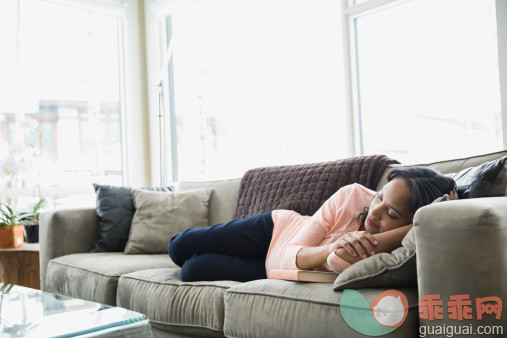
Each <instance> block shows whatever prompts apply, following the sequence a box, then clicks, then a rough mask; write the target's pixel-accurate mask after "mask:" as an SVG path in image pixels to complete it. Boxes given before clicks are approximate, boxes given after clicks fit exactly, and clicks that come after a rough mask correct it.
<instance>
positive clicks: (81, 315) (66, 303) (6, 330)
mask: <svg viewBox="0 0 507 338" xmlns="http://www.w3.org/2000/svg"><path fill="white" fill-rule="evenodd" d="M0 285H1V283H0ZM0 298H1V299H0V337H37V338H38V337H151V336H152V333H151V326H150V322H149V320H148V318H146V316H144V315H142V314H140V313H137V312H134V311H129V310H126V309H123V308H119V307H114V306H109V305H103V304H99V303H94V302H89V301H86V300H82V299H76V298H71V297H66V296H62V295H57V294H53V293H50V292H43V291H39V290H34V289H29V288H25V287H22V286H17V285H15V286H14V287H13V288H12V289H11V290H10V291H9V292H8V293H6V294H4V295H3V296H0Z"/></svg>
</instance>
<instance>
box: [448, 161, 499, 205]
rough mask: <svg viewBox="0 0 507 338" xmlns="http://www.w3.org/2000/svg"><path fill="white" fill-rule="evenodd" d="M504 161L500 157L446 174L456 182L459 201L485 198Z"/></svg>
mask: <svg viewBox="0 0 507 338" xmlns="http://www.w3.org/2000/svg"><path fill="white" fill-rule="evenodd" d="M506 159H507V157H502V158H500V159H498V160H494V161H490V162H486V163H483V164H481V165H480V166H477V167H471V168H466V169H463V170H461V171H460V172H458V173H452V174H447V176H449V177H451V178H453V179H454V180H455V181H456V186H457V192H458V197H459V198H460V199H462V198H478V197H487V196H488V194H489V192H490V190H491V187H492V185H493V182H494V181H495V179H496V178H497V176H498V174H500V172H501V171H502V168H503V167H504V162H505V160H506Z"/></svg>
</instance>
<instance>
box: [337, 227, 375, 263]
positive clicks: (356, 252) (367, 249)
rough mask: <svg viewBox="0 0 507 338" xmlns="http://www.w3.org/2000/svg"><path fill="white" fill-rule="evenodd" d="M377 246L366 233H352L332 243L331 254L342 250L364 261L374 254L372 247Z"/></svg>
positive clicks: (373, 239) (370, 235)
mask: <svg viewBox="0 0 507 338" xmlns="http://www.w3.org/2000/svg"><path fill="white" fill-rule="evenodd" d="M377 244H378V242H377V241H376V240H375V238H374V237H373V235H372V234H370V233H369V232H368V231H353V232H348V233H346V234H345V235H343V236H342V237H340V238H339V239H338V240H337V241H336V242H334V243H333V245H332V249H333V250H332V252H335V251H336V250H337V249H338V248H344V249H345V250H346V251H347V252H348V253H349V254H350V255H352V256H354V257H358V256H359V257H360V258H362V259H364V258H366V257H368V256H373V255H374V254H375V252H374V251H373V246H374V245H377Z"/></svg>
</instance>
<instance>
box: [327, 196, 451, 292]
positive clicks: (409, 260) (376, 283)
mask: <svg viewBox="0 0 507 338" xmlns="http://www.w3.org/2000/svg"><path fill="white" fill-rule="evenodd" d="M449 199H450V198H449V195H447V194H446V195H444V196H442V197H439V198H437V199H436V200H435V201H433V203H438V202H443V201H448V200H449ZM399 286H417V267H416V260H415V237H414V228H413V227H412V229H410V231H409V232H408V233H407V235H406V236H405V238H403V240H402V242H401V247H399V248H397V249H395V250H393V251H392V252H391V253H378V254H376V255H373V256H371V257H368V258H366V259H363V260H361V261H359V262H357V263H354V264H352V265H351V266H349V267H348V268H346V269H345V270H343V272H342V273H340V274H339V275H338V277H336V280H335V282H334V285H333V290H334V291H340V290H344V289H356V288H369V287H374V288H377V287H378V288H381V287H399Z"/></svg>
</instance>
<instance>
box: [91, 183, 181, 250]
mask: <svg viewBox="0 0 507 338" xmlns="http://www.w3.org/2000/svg"><path fill="white" fill-rule="evenodd" d="M93 187H94V188H95V192H96V193H97V217H98V218H99V239H98V240H97V241H96V242H95V244H94V246H93V249H92V251H91V252H122V251H124V250H125V245H126V244H127V241H128V239H129V233H130V224H131V223H132V217H133V216H134V213H135V211H136V210H135V208H134V201H133V198H132V190H133V189H132V188H130V187H117V186H112V185H100V184H96V183H94V184H93ZM142 189H145V190H152V191H174V187H160V188H142Z"/></svg>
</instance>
